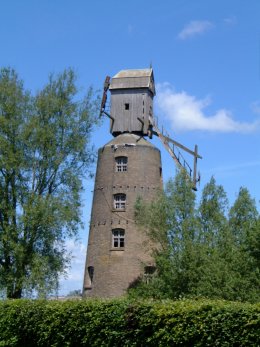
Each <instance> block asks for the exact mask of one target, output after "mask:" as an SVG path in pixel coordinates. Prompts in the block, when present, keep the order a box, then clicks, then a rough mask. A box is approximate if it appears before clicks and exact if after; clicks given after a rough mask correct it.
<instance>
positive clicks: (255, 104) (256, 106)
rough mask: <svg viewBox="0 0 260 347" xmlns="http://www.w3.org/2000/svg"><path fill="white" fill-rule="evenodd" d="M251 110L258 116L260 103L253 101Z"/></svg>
mask: <svg viewBox="0 0 260 347" xmlns="http://www.w3.org/2000/svg"><path fill="white" fill-rule="evenodd" d="M251 109H252V111H253V112H254V113H257V114H260V101H254V102H253V103H252V104H251Z"/></svg>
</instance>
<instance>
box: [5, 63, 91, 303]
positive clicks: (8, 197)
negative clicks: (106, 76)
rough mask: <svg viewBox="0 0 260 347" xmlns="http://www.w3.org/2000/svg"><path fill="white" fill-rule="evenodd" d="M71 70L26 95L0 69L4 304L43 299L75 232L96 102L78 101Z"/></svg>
mask: <svg viewBox="0 0 260 347" xmlns="http://www.w3.org/2000/svg"><path fill="white" fill-rule="evenodd" d="M75 82H76V78H75V74H74V72H73V71H72V70H71V69H68V70H65V71H64V72H63V73H61V74H59V75H57V76H54V75H52V76H50V78H49V82H48V83H47V85H46V86H45V87H44V88H43V89H42V90H41V91H39V92H38V93H37V95H35V96H32V95H31V94H30V93H29V92H28V91H26V90H25V88H24V86H23V82H22V81H21V80H20V79H19V78H18V76H17V73H16V72H15V71H14V70H12V69H10V68H3V69H1V70H0V285H1V288H3V289H4V290H5V291H6V295H7V297H9V298H20V297H21V296H22V295H23V294H25V293H26V292H27V291H29V292H30V291H32V290H35V291H36V292H38V293H46V292H48V291H50V290H52V289H54V288H56V287H57V285H58V276H59V274H61V273H63V272H64V271H65V270H66V266H67V264H68V261H69V257H68V254H67V253H66V249H65V240H66V238H67V237H74V236H76V235H77V232H78V228H79V227H80V221H81V215H80V207H81V199H80V194H81V191H82V179H83V177H85V176H86V175H87V174H89V168H90V165H91V163H92V162H93V150H92V148H90V146H89V144H90V133H91V130H92V127H93V124H94V123H95V118H94V116H93V114H94V110H95V102H94V101H93V95H92V94H93V93H92V90H91V89H89V91H88V93H87V95H86V96H85V97H84V98H83V100H77V92H78V90H77V87H76V83H75Z"/></svg>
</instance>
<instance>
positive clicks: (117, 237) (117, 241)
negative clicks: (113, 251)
mask: <svg viewBox="0 0 260 347" xmlns="http://www.w3.org/2000/svg"><path fill="white" fill-rule="evenodd" d="M112 247H113V248H123V247H125V231H124V229H113V230H112Z"/></svg>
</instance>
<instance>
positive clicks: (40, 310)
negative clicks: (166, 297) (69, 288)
mask: <svg viewBox="0 0 260 347" xmlns="http://www.w3.org/2000/svg"><path fill="white" fill-rule="evenodd" d="M259 332H260V304H245V303H237V302H225V301H210V300H182V301H163V302H158V301H145V302H136V301H129V300H126V299H121V300H119V299H117V300H107V301H100V300H86V301H37V300H36V301H30V300H13V301H11V300H7V301H2V302H0V346H23V347H30V346H33V347H35V346H44V347H48V346H61V347H64V346H75V347H76V346H77V347H78V346H98V347H100V346H106V347H107V346H113V347H114V346H120V347H122V346H131V347H133V346H138V347H141V346H145V347H146V346H162V347H166V346H189V347H191V346H203V347H204V346H238V347H242V346H247V347H248V346H260V333H259Z"/></svg>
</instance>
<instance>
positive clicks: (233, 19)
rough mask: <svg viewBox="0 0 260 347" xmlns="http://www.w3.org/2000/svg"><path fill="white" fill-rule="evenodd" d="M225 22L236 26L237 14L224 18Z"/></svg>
mask: <svg viewBox="0 0 260 347" xmlns="http://www.w3.org/2000/svg"><path fill="white" fill-rule="evenodd" d="M224 23H225V24H226V25H228V26H234V25H236V24H237V18H236V16H230V17H227V18H224Z"/></svg>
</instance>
